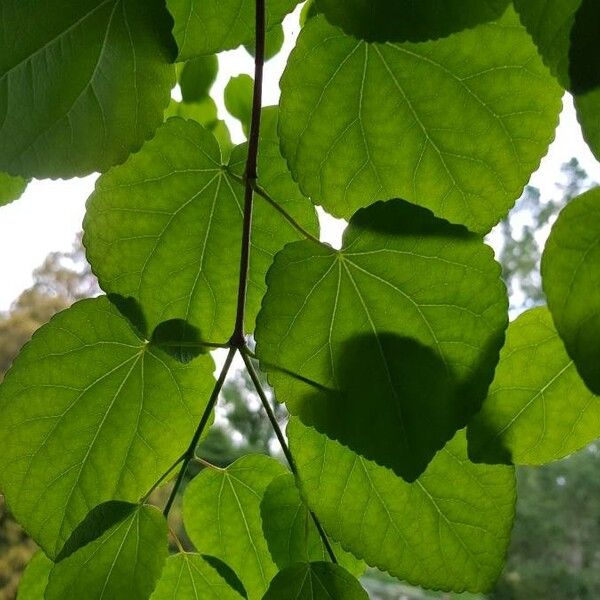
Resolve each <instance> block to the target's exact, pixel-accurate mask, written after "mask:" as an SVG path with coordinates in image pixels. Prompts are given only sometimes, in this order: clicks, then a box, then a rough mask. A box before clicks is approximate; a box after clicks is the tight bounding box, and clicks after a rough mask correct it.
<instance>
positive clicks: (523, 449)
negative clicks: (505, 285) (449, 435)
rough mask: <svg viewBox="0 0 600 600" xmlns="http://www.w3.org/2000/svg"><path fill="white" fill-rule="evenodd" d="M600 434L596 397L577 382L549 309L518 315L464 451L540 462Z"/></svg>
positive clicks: (490, 458)
mask: <svg viewBox="0 0 600 600" xmlns="http://www.w3.org/2000/svg"><path fill="white" fill-rule="evenodd" d="M599 436H600V398H597V397H595V396H594V394H592V393H591V392H590V391H589V390H588V389H587V388H586V387H585V385H584V383H583V381H581V378H580V377H579V375H578V374H577V370H576V369H575V366H574V365H573V361H572V360H571V359H570V358H569V356H568V355H567V353H566V351H565V348H564V346H563V343H562V341H561V339H560V337H559V336H558V333H557V332H556V329H555V328H554V325H553V323H552V317H551V316H550V313H549V312H548V310H547V309H546V308H545V307H539V308H534V309H532V310H529V311H527V312H525V313H523V314H522V315H521V316H520V317H519V318H518V319H517V320H516V321H514V322H513V323H511V325H510V327H509V328H508V333H507V337H506V345H505V346H504V348H503V349H502V352H501V353H500V363H499V364H498V367H497V369H496V376H495V378H494V382H493V383H492V386H491V388H490V392H489V395H488V397H487V399H486V401H485V402H484V404H483V408H482V410H481V412H480V413H479V414H478V415H477V416H476V417H475V419H474V420H473V421H472V422H471V423H470V425H469V430H468V438H469V455H470V456H471V457H472V458H475V459H476V460H478V461H479V460H480V461H483V462H491V463H496V462H509V463H510V462H512V463H514V464H527V465H531V464H544V463H547V462H550V461H553V460H557V459H559V458H563V457H565V456H568V455H569V454H572V453H573V452H575V451H577V450H579V449H581V448H583V447H584V446H585V445H587V444H589V443H590V442H592V441H594V440H595V439H596V438H598V437H599Z"/></svg>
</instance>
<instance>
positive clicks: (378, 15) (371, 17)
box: [316, 0, 508, 42]
mask: <svg viewBox="0 0 600 600" xmlns="http://www.w3.org/2000/svg"><path fill="white" fill-rule="evenodd" d="M316 6H317V8H318V9H319V10H321V11H322V12H323V13H324V14H325V16H326V17H327V20H328V21H329V22H330V23H332V24H333V25H338V26H339V27H341V28H342V29H343V30H344V31H345V32H346V33H349V34H350V35H353V36H356V37H358V38H362V39H365V40H368V41H377V42H387V41H393V42H405V41H412V42H420V41H423V40H431V39H435V38H439V37H444V36H446V35H449V34H451V33H454V32H456V31H461V30H463V29H466V28H468V27H473V26H474V25H478V24H479V23H485V22H487V21H494V20H496V19H498V18H499V17H501V16H502V13H504V11H505V10H506V7H507V6H508V0H420V1H419V2H415V1H414V0H395V2H390V1H389V0H351V1H350V2H348V1H347V0H317V2H316Z"/></svg>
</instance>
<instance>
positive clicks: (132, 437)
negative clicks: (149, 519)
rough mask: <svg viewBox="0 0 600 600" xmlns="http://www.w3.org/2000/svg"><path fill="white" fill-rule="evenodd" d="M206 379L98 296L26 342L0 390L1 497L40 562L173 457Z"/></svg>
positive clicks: (187, 434) (133, 495) (143, 488)
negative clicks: (100, 508) (39, 551)
mask: <svg viewBox="0 0 600 600" xmlns="http://www.w3.org/2000/svg"><path fill="white" fill-rule="evenodd" d="M213 368H214V367H213V363H212V360H211V359H210V358H209V357H203V358H199V359H197V360H196V361H194V362H192V363H189V364H187V365H182V364H180V363H179V362H177V361H176V360H174V359H172V358H170V357H169V356H168V355H167V354H165V353H164V352H163V351H161V350H159V349H158V348H155V347H154V346H153V345H152V344H149V343H148V342H147V341H146V340H145V339H143V338H141V337H140V335H139V334H138V333H137V332H136V331H135V330H134V329H132V327H131V326H130V324H129V321H128V320H127V319H126V318H125V317H123V316H122V315H121V314H120V313H119V312H118V310H117V309H116V308H115V307H114V306H113V305H112V304H111V303H110V302H109V301H108V300H107V299H106V298H105V297H100V298H94V299H90V300H83V301H81V302H78V303H76V304H75V305H73V306H72V307H71V308H69V309H67V310H65V311H63V312H61V313H59V314H58V315H57V316H55V317H54V318H53V319H52V320H51V321H50V322H49V323H48V324H47V325H44V326H43V327H42V328H41V329H40V330H39V331H38V332H37V333H36V334H35V335H34V336H33V339H32V341H31V342H30V343H29V344H28V345H27V346H26V347H25V348H24V349H23V350H22V351H21V354H20V355H19V357H18V358H17V359H16V360H15V362H14V364H13V367H12V368H11V370H10V371H9V373H8V374H7V376H6V378H5V379H4V381H3V383H2V385H1V386H0V489H2V491H3V492H4V494H5V495H6V500H7V502H8V504H9V506H10V509H11V511H12V512H13V514H14V515H15V517H16V518H17V519H18V520H19V522H20V523H21V524H22V525H23V526H24V528H25V529H26V530H27V531H28V532H29V533H30V534H31V535H32V537H33V538H34V539H35V540H36V541H37V542H38V543H39V544H40V545H41V546H42V548H43V549H44V550H45V552H46V553H47V554H48V556H49V557H51V558H55V557H56V556H57V555H58V554H59V552H60V550H61V549H62V548H63V546H64V545H65V543H66V542H67V540H68V539H69V537H70V536H71V534H72V533H73V532H74V530H75V529H76V527H77V525H78V524H79V523H80V522H81V521H82V519H83V518H84V517H85V515H86V514H87V513H88V511H90V509H92V508H93V507H95V506H97V505H99V504H101V503H103V502H105V501H108V500H125V501H130V502H135V501H137V500H139V498H140V497H142V496H143V495H144V494H145V493H147V492H148V491H149V489H150V488H151V487H152V485H153V484H154V483H155V482H156V481H157V480H158V479H159V478H160V476H161V475H162V474H163V473H164V472H165V471H166V470H167V469H168V468H169V467H170V466H171V465H172V464H173V463H174V462H175V460H176V459H177V458H178V457H179V456H180V455H181V454H182V453H183V451H184V450H185V448H186V445H187V444H188V443H189V439H190V438H191V436H192V434H193V432H194V429H195V427H196V425H197V422H198V420H199V418H200V415H201V413H202V412H203V410H204V405H205V403H206V401H207V400H208V397H209V395H210V390H211V389H212V385H213V382H214V380H213V378H212V370H213Z"/></svg>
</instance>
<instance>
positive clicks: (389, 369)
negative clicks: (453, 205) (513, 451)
mask: <svg viewBox="0 0 600 600" xmlns="http://www.w3.org/2000/svg"><path fill="white" fill-rule="evenodd" d="M417 273H418V274H419V275H418V277H417V276H416V275H415V274H417ZM267 283H268V291H267V294H266V296H265V298H264V300H263V305H262V310H261V312H260V314H259V317H258V321H257V329H256V340H257V355H258V357H259V359H260V361H261V365H262V367H263V369H264V370H265V371H267V372H268V373H269V381H270V383H271V384H272V385H273V386H274V388H275V392H276V395H277V397H278V398H279V399H280V400H281V401H285V402H286V404H287V407H288V409H289V410H290V412H291V413H292V414H295V415H298V416H300V418H301V419H302V420H303V422H304V423H305V424H307V425H312V426H314V427H316V428H317V429H318V430H319V431H321V432H323V433H326V434H327V435H329V436H330V437H332V438H333V439H337V440H339V441H340V442H342V443H343V444H344V445H347V446H350V447H351V448H352V449H353V450H355V451H356V452H358V453H359V454H362V455H364V456H366V457H367V458H370V459H372V460H374V461H375V462H377V463H379V464H381V465H383V466H387V467H390V468H392V469H394V470H395V471H396V473H398V474H400V475H402V477H405V478H406V479H409V480H410V479H415V478H416V477H418V475H419V474H420V473H421V472H422V471H423V470H424V468H425V467H426V465H427V464H428V462H429V461H430V460H431V458H432V457H433V455H434V454H435V453H436V452H437V451H438V450H439V449H440V448H441V447H442V446H443V445H444V444H445V442H446V441H447V440H449V439H450V438H451V437H452V436H453V435H454V433H455V432H456V431H457V430H458V429H459V428H461V427H464V426H465V425H466V423H467V421H468V419H469V418H470V416H471V415H472V414H473V413H474V412H476V411H477V410H478V409H479V407H480V404H481V402H483V399H484V398H485V395H486V393H487V388H488V386H489V384H490V383H491V381H492V377H493V372H494V367H495V365H496V363H497V360H498V354H499V351H500V348H501V346H502V343H503V338H504V330H505V328H506V325H507V320H508V318H507V298H506V289H505V286H504V284H503V283H502V281H501V279H500V267H499V265H498V264H497V263H496V262H495V261H494V258H493V252H492V250H491V249H490V248H489V247H487V246H486V245H484V244H483V242H482V241H481V239H480V238H479V237H477V236H476V235H474V234H471V233H469V232H468V231H467V230H466V229H464V228H463V227H461V226H457V225H451V224H449V223H447V222H446V221H442V220H441V219H438V218H436V217H434V216H433V215H432V214H431V212H429V211H428V210H425V209H423V208H420V207H416V206H412V205H410V204H408V203H406V202H403V201H401V200H392V201H389V202H385V203H384V202H380V203H376V204H374V205H372V206H371V207H369V208H367V209H363V210H361V211H359V212H358V213H357V214H356V215H355V216H354V217H353V218H352V219H351V221H350V225H349V227H348V229H347V230H346V232H345V237H344V244H343V248H342V250H341V251H336V250H334V249H332V248H330V247H329V246H325V245H320V244H318V243H316V242H312V241H303V242H298V243H295V244H291V245H288V246H287V247H286V248H285V249H284V250H283V251H282V252H280V253H279V254H278V255H277V257H276V259H275V262H274V264H273V266H272V267H271V269H270V270H269V273H268V276H267ZM289 373H291V374H293V375H294V376H293V377H290V376H289Z"/></svg>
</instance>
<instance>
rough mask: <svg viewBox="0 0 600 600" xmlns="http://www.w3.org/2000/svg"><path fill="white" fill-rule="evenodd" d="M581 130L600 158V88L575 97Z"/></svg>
mask: <svg viewBox="0 0 600 600" xmlns="http://www.w3.org/2000/svg"><path fill="white" fill-rule="evenodd" d="M575 107H576V108H577V118H578V119H579V123H580V124H581V131H582V133H583V137H584V138H585V141H586V142H587V143H588V146H589V147H590V150H591V151H592V152H593V153H594V156H595V157H596V158H597V159H598V160H600V89H597V90H594V91H592V92H588V93H587V94H583V95H582V96H576V97H575Z"/></svg>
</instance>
